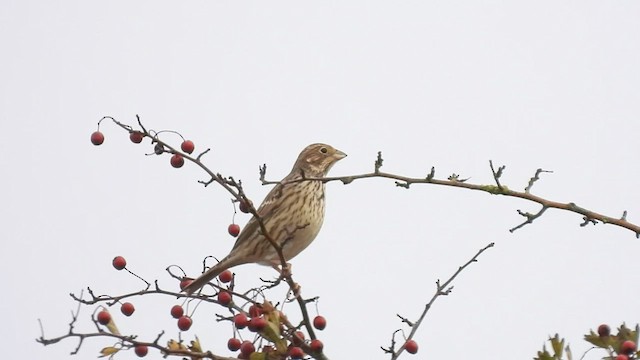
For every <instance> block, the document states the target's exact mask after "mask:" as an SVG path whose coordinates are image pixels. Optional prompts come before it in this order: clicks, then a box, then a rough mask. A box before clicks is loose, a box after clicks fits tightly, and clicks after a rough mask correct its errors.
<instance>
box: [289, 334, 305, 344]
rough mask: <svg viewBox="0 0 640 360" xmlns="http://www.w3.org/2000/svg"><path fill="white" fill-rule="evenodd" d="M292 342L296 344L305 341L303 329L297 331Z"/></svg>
mask: <svg viewBox="0 0 640 360" xmlns="http://www.w3.org/2000/svg"><path fill="white" fill-rule="evenodd" d="M291 342H292V343H294V344H295V345H300V344H302V343H304V333H303V332H302V331H296V332H295V333H294V334H293V337H292V338H291Z"/></svg>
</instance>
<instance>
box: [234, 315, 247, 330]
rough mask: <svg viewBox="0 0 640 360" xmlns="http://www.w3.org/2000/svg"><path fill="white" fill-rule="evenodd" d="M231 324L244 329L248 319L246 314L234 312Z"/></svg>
mask: <svg viewBox="0 0 640 360" xmlns="http://www.w3.org/2000/svg"><path fill="white" fill-rule="evenodd" d="M233 324H234V325H235V326H236V328H237V329H244V328H246V327H247V325H249V319H248V318H247V315H245V314H243V313H240V314H236V315H235V316H234V317H233Z"/></svg>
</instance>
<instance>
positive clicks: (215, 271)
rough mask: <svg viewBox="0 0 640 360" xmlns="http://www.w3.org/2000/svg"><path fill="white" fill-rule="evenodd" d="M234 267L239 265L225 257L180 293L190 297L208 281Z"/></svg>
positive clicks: (230, 258)
mask: <svg viewBox="0 0 640 360" xmlns="http://www.w3.org/2000/svg"><path fill="white" fill-rule="evenodd" d="M236 265H240V264H239V263H238V262H237V261H236V260H235V259H234V258H232V257H230V256H227V257H225V258H224V259H222V260H220V262H219V263H217V264H215V265H214V266H212V267H211V268H210V269H209V270H207V271H205V272H204V273H203V274H202V275H200V276H198V278H196V279H195V280H193V281H192V282H191V283H190V284H189V285H187V286H185V287H184V289H182V291H183V292H185V293H187V295H191V294H193V293H194V292H196V291H198V290H199V289H200V288H202V287H203V286H205V285H207V284H208V283H209V281H211V280H213V279H214V278H215V277H216V276H218V275H220V273H222V272H223V271H225V270H227V269H228V268H230V267H233V266H236Z"/></svg>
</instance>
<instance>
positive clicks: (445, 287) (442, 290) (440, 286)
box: [382, 243, 495, 360]
mask: <svg viewBox="0 0 640 360" xmlns="http://www.w3.org/2000/svg"><path fill="white" fill-rule="evenodd" d="M494 245H495V244H494V243H489V244H488V245H487V246H485V247H483V248H482V249H480V250H479V251H478V252H477V253H476V254H475V255H474V256H473V257H472V258H471V259H470V260H469V261H467V262H466V263H465V264H464V265H462V266H460V267H458V270H457V271H456V272H455V273H453V275H451V277H450V278H449V279H448V280H447V281H445V282H444V283H440V280H437V281H436V291H435V293H434V294H433V296H432V297H431V300H430V301H429V302H428V303H427V304H426V305H425V307H424V310H423V311H422V314H421V315H420V317H419V318H418V320H417V321H415V322H412V321H410V320H408V319H407V318H405V317H403V316H401V315H397V316H398V317H399V318H400V319H401V320H402V322H403V323H405V324H407V325H409V327H410V328H411V331H410V332H409V335H408V336H407V337H406V341H408V340H411V339H412V338H413V336H414V335H415V333H416V332H417V331H418V328H419V327H420V325H421V324H422V321H423V320H424V318H425V316H426V315H427V313H428V312H429V310H430V309H431V307H432V306H433V304H434V303H435V301H436V299H438V298H439V297H440V296H445V295H449V294H450V293H451V291H453V286H450V285H451V283H452V282H453V280H455V278H456V277H457V276H458V275H460V273H461V272H462V271H463V270H464V269H466V268H467V267H468V266H469V265H471V264H473V263H475V262H477V261H478V257H479V256H480V255H481V254H482V253H483V252H485V251H486V250H487V249H489V248H492V247H493V246H494ZM398 331H399V330H396V331H395V332H394V333H393V336H392V339H391V346H390V347H389V348H384V347H383V348H382V350H383V351H384V352H385V353H389V354H391V360H395V359H397V358H398V357H399V356H400V354H402V352H403V351H404V350H405V348H404V343H403V344H402V346H400V348H399V349H398V350H395V344H396V342H395V335H396V333H397V332H398ZM406 341H405V343H406Z"/></svg>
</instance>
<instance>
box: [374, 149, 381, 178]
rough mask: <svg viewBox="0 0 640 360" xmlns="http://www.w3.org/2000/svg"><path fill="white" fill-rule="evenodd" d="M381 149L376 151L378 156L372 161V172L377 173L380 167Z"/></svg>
mask: <svg viewBox="0 0 640 360" xmlns="http://www.w3.org/2000/svg"><path fill="white" fill-rule="evenodd" d="M382 162H383V159H382V151H378V157H377V158H376V162H375V163H373V172H374V173H376V174H377V173H379V172H380V168H381V167H382Z"/></svg>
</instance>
